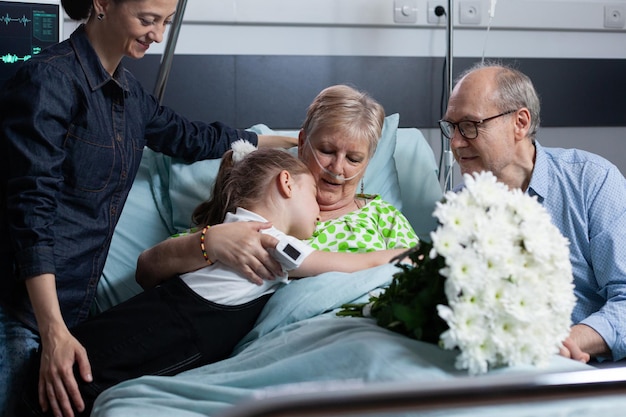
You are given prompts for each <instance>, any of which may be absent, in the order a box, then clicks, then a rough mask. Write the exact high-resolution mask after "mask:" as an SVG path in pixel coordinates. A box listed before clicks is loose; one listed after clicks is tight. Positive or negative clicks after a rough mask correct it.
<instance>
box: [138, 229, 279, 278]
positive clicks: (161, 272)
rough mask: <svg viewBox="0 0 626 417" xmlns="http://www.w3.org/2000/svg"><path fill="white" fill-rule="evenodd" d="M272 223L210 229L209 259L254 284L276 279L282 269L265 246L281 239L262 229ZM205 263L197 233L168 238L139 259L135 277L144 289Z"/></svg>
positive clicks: (206, 238)
mask: <svg viewBox="0 0 626 417" xmlns="http://www.w3.org/2000/svg"><path fill="white" fill-rule="evenodd" d="M269 226H271V224H270V223H259V222H235V223H227V224H219V225H215V226H213V227H211V228H209V230H208V231H207V233H206V236H205V248H206V251H207V255H208V256H209V259H210V260H211V261H213V262H223V263H224V264H226V265H228V266H230V267H231V268H234V269H236V270H237V271H239V272H240V273H241V274H242V275H243V276H245V277H246V278H248V280H250V281H251V282H254V283H259V284H260V283H262V282H263V281H262V280H263V279H274V277H275V276H277V275H279V274H280V271H282V269H281V266H280V264H279V263H278V262H276V260H274V258H272V256H270V254H269V253H268V252H267V250H266V249H265V248H271V247H275V246H276V244H277V242H278V241H277V240H276V239H275V238H274V237H272V236H269V235H267V234H265V233H260V232H259V231H260V230H261V229H264V228H267V227H269ZM203 266H206V261H205V260H204V257H203V255H202V251H201V250H200V232H197V233H193V234H190V235H186V236H180V237H177V238H172V239H167V240H165V241H163V242H161V243H159V244H157V245H155V246H153V247H152V248H150V249H146V250H145V251H144V252H142V253H141V254H140V255H139V258H138V259H137V271H136V272H135V279H136V281H137V283H139V285H141V286H142V287H143V288H150V287H154V286H156V285H158V284H160V283H161V282H163V281H165V280H167V279H170V278H172V277H174V276H177V275H180V274H183V273H186V272H191V271H195V270H197V269H200V268H202V267H203Z"/></svg>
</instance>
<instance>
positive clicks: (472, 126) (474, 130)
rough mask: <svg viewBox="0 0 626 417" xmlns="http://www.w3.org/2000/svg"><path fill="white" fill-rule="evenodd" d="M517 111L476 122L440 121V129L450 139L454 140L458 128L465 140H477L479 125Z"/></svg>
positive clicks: (506, 112)
mask: <svg viewBox="0 0 626 417" xmlns="http://www.w3.org/2000/svg"><path fill="white" fill-rule="evenodd" d="M516 111H517V110H509V111H505V112H504V113H500V114H497V115H495V116H491V117H487V118H486V119H482V120H478V121H474V120H463V121H462V122H458V123H452V122H449V121H447V120H439V128H440V129H441V133H443V135H444V136H445V137H447V138H448V139H452V136H454V129H455V128H458V129H459V133H461V136H463V137H464V138H465V139H476V137H477V136H478V125H481V124H483V123H486V122H488V121H489V120H493V119H497V118H498V117H502V116H506V115H507V114H511V113H514V112H516Z"/></svg>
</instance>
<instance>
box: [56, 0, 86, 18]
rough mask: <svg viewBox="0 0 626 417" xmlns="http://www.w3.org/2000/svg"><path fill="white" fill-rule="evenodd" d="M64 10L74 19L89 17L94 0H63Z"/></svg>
mask: <svg viewBox="0 0 626 417" xmlns="http://www.w3.org/2000/svg"><path fill="white" fill-rule="evenodd" d="M61 4H62V5H63V10H65V14H67V15H68V16H69V17H70V19H72V20H83V19H87V18H88V17H89V15H90V14H91V9H92V7H93V1H92V0H61Z"/></svg>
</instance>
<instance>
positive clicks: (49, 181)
mask: <svg viewBox="0 0 626 417" xmlns="http://www.w3.org/2000/svg"><path fill="white" fill-rule="evenodd" d="M0 115H1V117H2V119H1V121H0V123H1V126H0V127H1V128H0V135H1V136H0V217H1V221H0V298H1V299H2V302H3V303H4V305H6V306H7V307H9V308H12V309H13V310H14V311H15V312H16V313H17V314H18V315H19V316H20V317H21V318H22V319H23V320H24V321H26V322H27V323H29V324H32V325H34V324H35V322H34V316H33V314H32V308H31V306H30V302H29V301H28V297H27V295H26V292H25V286H24V283H23V279H26V278H29V277H32V276H35V275H39V274H43V273H53V274H55V275H56V284H57V292H58V297H59V302H60V304H61V310H62V313H63V317H64V319H65V321H66V323H67V325H68V326H69V327H72V326H73V325H75V324H77V323H78V322H80V321H82V320H83V319H85V318H86V317H87V315H88V312H89V309H90V306H91V303H92V301H93V298H94V294H95V291H96V286H97V284H98V280H99V278H100V275H101V273H102V269H103V266H104V262H105V259H106V256H107V252H108V249H109V245H110V243H111V238H112V235H113V230H114V228H115V225H116V224H117V221H118V219H119V216H120V214H121V212H122V207H123V205H124V202H125V201H126V197H127V195H128V192H129V190H130V188H131V185H132V182H133V179H134V178H135V174H136V173H137V170H138V168H139V163H140V161H141V154H142V151H143V149H144V146H148V147H150V148H152V149H153V150H155V151H158V152H163V153H165V154H168V155H173V156H178V157H181V158H184V159H186V160H188V161H195V160H199V159H206V158H217V157H221V155H222V154H223V153H224V152H225V151H226V150H228V149H229V148H230V143H231V142H233V141H235V140H237V139H239V138H245V139H247V140H249V141H250V142H252V143H253V144H256V143H257V136H256V135H255V134H253V133H250V132H245V131H243V130H235V129H231V128H228V127H226V126H224V125H222V124H220V123H213V124H205V123H200V122H190V121H188V120H186V119H184V118H183V117H180V116H178V115H177V114H176V113H174V112H173V111H172V110H171V109H169V108H166V107H162V106H160V105H159V102H158V100H157V99H156V98H155V97H154V96H152V95H150V94H147V93H146V92H145V91H144V89H143V88H142V86H141V85H140V83H139V82H138V81H137V80H136V79H135V78H134V77H133V76H132V75H131V74H130V73H129V72H128V71H126V70H125V69H124V68H123V67H122V66H121V65H120V66H119V67H118V68H117V70H116V72H115V74H114V75H113V76H112V77H111V76H110V75H109V74H108V73H107V72H106V71H105V70H104V68H103V67H102V65H101V64H100V61H99V59H98V57H97V55H96V53H95V51H94V50H93V48H92V46H91V44H90V43H89V40H88V38H87V36H86V33H85V30H84V27H83V26H81V27H79V28H78V29H77V30H76V31H75V32H74V33H73V34H72V35H71V37H70V39H68V40H66V41H64V42H62V43H60V44H58V45H55V46H53V47H51V48H49V49H47V50H45V51H43V52H42V53H41V54H40V55H37V56H36V57H35V58H33V59H31V60H29V61H28V62H27V63H25V65H24V66H23V67H22V68H21V69H20V70H19V71H18V73H17V74H16V76H15V77H14V78H13V79H11V80H9V81H8V82H7V83H6V84H5V85H4V87H3V88H2V89H1V90H0Z"/></svg>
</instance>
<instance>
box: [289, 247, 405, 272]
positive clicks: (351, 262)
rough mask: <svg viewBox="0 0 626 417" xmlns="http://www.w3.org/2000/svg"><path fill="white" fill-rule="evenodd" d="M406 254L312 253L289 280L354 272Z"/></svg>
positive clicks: (398, 250)
mask: <svg viewBox="0 0 626 417" xmlns="http://www.w3.org/2000/svg"><path fill="white" fill-rule="evenodd" d="M404 252H406V248H402V249H386V250H378V251H373V252H367V253H343V252H325V251H318V250H316V251H314V252H313V253H311V254H310V255H309V256H307V257H306V258H305V259H304V261H303V262H302V265H300V266H299V267H298V268H296V269H294V270H292V271H289V276H290V277H291V278H302V277H308V276H312V275H318V274H322V273H324V272H331V271H336V272H355V271H360V270H363V269H367V268H373V267H375V266H379V265H383V264H386V263H388V262H389V261H391V260H392V259H393V258H394V257H396V256H398V255H400V254H402V253H404Z"/></svg>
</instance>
